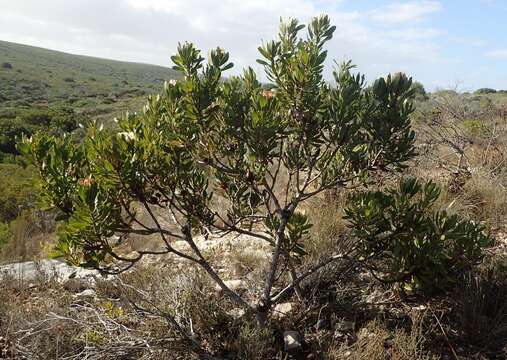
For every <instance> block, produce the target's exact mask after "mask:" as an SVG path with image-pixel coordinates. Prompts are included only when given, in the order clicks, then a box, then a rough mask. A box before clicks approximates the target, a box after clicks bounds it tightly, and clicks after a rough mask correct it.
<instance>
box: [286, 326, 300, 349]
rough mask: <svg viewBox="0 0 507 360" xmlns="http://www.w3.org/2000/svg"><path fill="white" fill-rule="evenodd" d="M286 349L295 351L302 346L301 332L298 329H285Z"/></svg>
mask: <svg viewBox="0 0 507 360" xmlns="http://www.w3.org/2000/svg"><path fill="white" fill-rule="evenodd" d="M283 342H284V344H285V351H295V350H299V349H301V347H302V339H301V334H300V333H299V332H297V331H285V332H284V333H283Z"/></svg>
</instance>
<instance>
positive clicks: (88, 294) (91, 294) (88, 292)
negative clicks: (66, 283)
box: [74, 289, 97, 298]
mask: <svg viewBox="0 0 507 360" xmlns="http://www.w3.org/2000/svg"><path fill="white" fill-rule="evenodd" d="M96 295H97V293H96V292H95V290H93V289H86V290H83V291H81V292H80V293H78V294H75V295H74V297H77V298H79V297H95V296H96Z"/></svg>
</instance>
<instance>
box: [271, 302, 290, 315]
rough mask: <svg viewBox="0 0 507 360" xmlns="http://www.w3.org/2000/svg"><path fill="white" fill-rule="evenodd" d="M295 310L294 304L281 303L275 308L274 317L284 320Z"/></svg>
mask: <svg viewBox="0 0 507 360" xmlns="http://www.w3.org/2000/svg"><path fill="white" fill-rule="evenodd" d="M293 309H294V303H281V304H277V305H276V306H275V307H274V308H273V316H274V317H276V318H279V319H282V318H284V317H286V316H287V315H289V314H290V313H291V312H292V310H293Z"/></svg>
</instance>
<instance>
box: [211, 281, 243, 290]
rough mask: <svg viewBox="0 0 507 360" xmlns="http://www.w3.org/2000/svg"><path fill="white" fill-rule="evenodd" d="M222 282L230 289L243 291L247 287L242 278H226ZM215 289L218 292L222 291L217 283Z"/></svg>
mask: <svg viewBox="0 0 507 360" xmlns="http://www.w3.org/2000/svg"><path fill="white" fill-rule="evenodd" d="M224 284H225V285H226V286H227V287H228V288H229V289H231V290H232V291H244V290H246V289H247V286H246V283H245V282H244V281H243V280H227V281H224ZM215 291H216V292H218V293H221V292H222V288H221V287H220V286H219V285H218V284H217V285H216V286H215Z"/></svg>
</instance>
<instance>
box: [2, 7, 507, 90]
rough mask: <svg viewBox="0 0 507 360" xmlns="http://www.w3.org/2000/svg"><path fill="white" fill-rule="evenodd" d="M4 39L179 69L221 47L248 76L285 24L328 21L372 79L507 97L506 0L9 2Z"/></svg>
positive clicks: (338, 51) (339, 51) (333, 55)
mask: <svg viewBox="0 0 507 360" xmlns="http://www.w3.org/2000/svg"><path fill="white" fill-rule="evenodd" d="M0 9H1V11H0V40H6V41H11V42H17V43H23V44H29V45H35V46H40V47H45V48H50V49H54V50H60V51H65V52H70V53H74V54H81V55H90V56H98V57H104V58H110V59H117V60H124V61H135V62H144V63H151V64H158V65H163V66H171V65H172V64H171V60H170V56H171V55H172V54H174V52H175V50H176V46H177V44H178V42H182V41H191V42H193V43H195V44H196V45H197V46H198V47H199V48H200V49H202V50H203V52H204V53H207V51H208V50H209V49H211V48H214V47H217V46H220V47H223V48H225V49H226V50H227V51H229V52H230V54H231V60H232V61H233V62H234V63H235V67H234V69H233V70H231V73H239V72H240V71H241V69H242V68H244V67H245V66H252V67H253V68H254V70H256V71H258V72H259V73H261V72H262V68H261V66H260V65H258V64H256V63H255V59H257V58H259V55H258V51H257V47H258V46H259V45H260V44H261V43H262V41H263V40H264V41H268V40H271V39H273V38H274V36H275V35H276V33H277V28H278V25H279V21H280V18H288V17H296V18H298V19H300V20H301V21H302V22H306V21H308V19H310V18H311V17H313V16H317V15H320V14H328V15H329V16H330V18H331V22H332V23H333V24H334V25H336V26H337V29H336V31H335V35H334V38H333V40H332V41H331V42H330V43H329V44H328V53H329V61H328V65H329V66H328V69H329V70H328V73H327V76H329V74H330V73H331V67H332V64H333V63H332V61H331V60H333V59H335V60H337V61H339V62H341V61H343V60H348V59H351V60H352V61H353V63H355V64H356V65H357V66H358V71H360V72H361V73H363V74H365V75H366V77H367V79H368V80H369V81H373V80H374V79H375V78H377V77H379V76H383V75H385V74H387V73H390V72H397V71H403V72H406V73H407V74H409V75H410V76H412V77H413V78H414V79H415V80H418V81H420V82H422V83H423V84H424V85H425V87H426V88H427V89H429V90H435V89H443V88H453V89H458V90H460V91H470V90H473V89H477V88H481V87H491V88H496V89H507V36H506V30H507V1H505V0H445V1H444V0H409V1H401V0H396V1H391V0H221V1H219V0H213V1H208V0H45V1H41V0H16V1H9V0H0Z"/></svg>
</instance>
